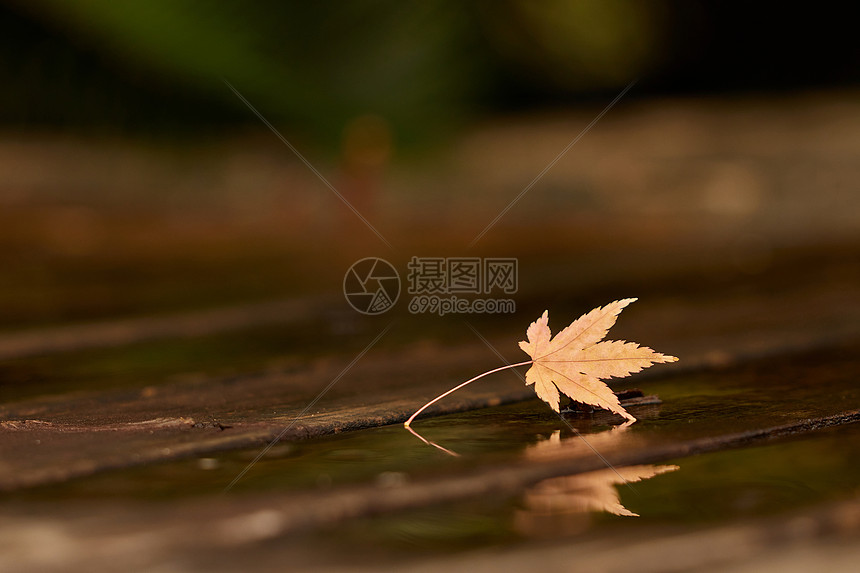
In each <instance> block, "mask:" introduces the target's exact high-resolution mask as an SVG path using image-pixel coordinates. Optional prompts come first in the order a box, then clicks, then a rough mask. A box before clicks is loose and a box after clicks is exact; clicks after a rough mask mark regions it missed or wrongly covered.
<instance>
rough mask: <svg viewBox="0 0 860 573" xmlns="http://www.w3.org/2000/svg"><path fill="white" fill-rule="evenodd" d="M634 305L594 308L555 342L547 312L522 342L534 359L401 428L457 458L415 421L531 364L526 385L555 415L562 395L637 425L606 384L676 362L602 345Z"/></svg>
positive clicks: (623, 345) (635, 348)
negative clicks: (416, 427)
mask: <svg viewBox="0 0 860 573" xmlns="http://www.w3.org/2000/svg"><path fill="white" fill-rule="evenodd" d="M635 300H636V299H635V298H625V299H623V300H616V301H615V302H611V303H609V304H607V305H606V306H604V307H602V308H601V307H598V308H595V309H594V310H592V311H591V312H589V313H587V314H584V315H582V316H581V317H579V318H578V319H576V320H575V321H573V322H572V323H571V325H570V326H568V327H567V328H565V329H564V330H562V331H561V332H559V333H558V334H557V335H556V336H555V338H552V332H550V330H549V324H548V323H549V312H548V311H544V313H543V316H541V317H540V318H539V319H537V320H536V321H534V322H533V323H531V325H529V328H528V330H527V331H526V337H527V338H528V340H527V341H526V340H524V341H522V342H520V348H522V349H523V351H525V353H526V354H528V355H529V356H531V358H532V359H531V360H527V361H525V362H517V363H516V364H508V365H507V366H501V367H499V368H494V369H493V370H488V371H487V372H484V373H483V374H478V375H477V376H475V377H474V378H470V379H469V380H466V381H465V382H463V383H462V384H460V385H459V386H455V387H454V388H451V389H450V390H448V391H447V392H444V393H442V394H440V395H438V396H436V397H435V398H433V399H432V400H430V401H429V402H427V403H426V404H424V405H423V406H421V407H420V408H419V409H418V410H416V411H415V413H413V414H412V415H411V416H410V417H409V419H407V420H406V421H405V422H404V423H403V425H404V426H405V427H406V428H407V429H408V430H409V431H410V432H412V433H413V434H415V435H416V436H418V438H420V439H421V440H422V441H424V442H425V443H427V444H430V445H431V446H435V447H437V448H439V449H440V450H443V451H445V452H447V453H449V454H450V453H453V452H451V451H449V450H446V449H445V448H443V447H441V446H439V445H438V444H434V443H432V442H430V441H428V440H426V439H424V438H423V437H422V436H421V435H419V434H418V433H416V432H415V431H414V430H412V428H410V424H412V421H413V420H414V419H415V418H416V417H417V416H418V414H420V413H421V412H423V411H424V410H426V409H427V408H428V407H429V406H432V405H433V404H435V403H436V402H438V401H439V400H441V399H442V398H444V397H445V396H448V395H449V394H451V393H452V392H456V391H457V390H459V389H460V388H462V387H464V386H468V385H469V384H471V383H472V382H474V381H475V380H479V379H481V378H483V377H484V376H488V375H490V374H494V373H496V372H500V371H502V370H507V369H509V368H516V367H518V366H529V365H530V366H531V368H529V370H528V372H526V385H531V384H534V388H535V392H537V395H538V396H539V397H540V398H541V399H542V400H544V401H545V402H546V403H547V404H549V405H550V407H551V408H552V409H553V410H555V411H556V412H559V400H560V399H561V396H560V394H565V395H567V396H569V397H570V398H571V399H572V400H575V401H577V402H582V403H584V404H591V405H593V406H597V407H599V408H605V409H607V410H609V411H610V412H615V413H616V414H619V415H621V416H623V417H624V418H626V419H627V420H628V423H632V422H635V421H636V418H634V417H633V416H632V415H630V413H628V412H627V410H625V409H624V408H622V407H621V403H620V402H619V401H618V397H617V396H616V395H615V394H614V393H613V392H612V390H610V389H609V386H607V385H606V383H605V382H603V380H604V379H606V378H623V377H624V376H629V375H630V374H632V373H634V372H639V371H640V370H642V369H643V368H648V367H649V366H651V365H652V364H656V363H659V362H675V361H676V360H678V359H677V358H675V357H674V356H669V355H668V354H660V353H659V352H654V351H653V350H651V349H650V348H647V347H645V346H639V345H638V344H636V343H635V342H625V341H623V340H603V338H604V337H605V336H606V333H607V332H609V329H610V328H612V325H614V324H615V321H616V319H617V318H618V314H619V313H620V312H621V311H622V310H623V309H624V307H625V306H627V305H628V304H630V303H631V302H633V301H635Z"/></svg>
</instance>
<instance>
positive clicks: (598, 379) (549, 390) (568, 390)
mask: <svg viewBox="0 0 860 573" xmlns="http://www.w3.org/2000/svg"><path fill="white" fill-rule="evenodd" d="M635 300H636V299H635V298H627V299H624V300H619V301H615V302H612V303H609V304H607V305H606V306H604V307H602V308H595V309H594V310H592V311H591V312H589V313H588V314H585V315H583V316H581V317H580V318H578V319H577V320H575V321H574V322H573V323H571V325H570V326H568V327H567V328H565V329H564V330H562V331H561V332H559V333H558V334H556V336H555V338H552V339H550V337H551V336H552V333H551V331H550V329H549V325H548V322H549V316H548V312H547V311H544V313H543V316H541V317H540V318H539V319H537V320H536V321H534V322H533V323H531V325H530V326H529V328H528V330H527V331H526V336H527V337H528V341H523V342H520V348H522V349H523V351H524V352H525V353H526V354H528V355H529V356H531V357H532V362H533V363H532V367H531V368H529V370H528V372H526V384H534V388H535V392H537V395H538V396H539V397H540V398H541V399H542V400H543V401H545V402H546V403H547V404H549V405H550V407H552V409H553V410H555V411H556V412H558V411H559V398H560V396H559V392H561V393H562V394H566V395H567V396H569V397H570V398H571V399H573V400H575V401H577V402H582V403H584V404H591V405H593V406H597V407H599V408H605V409H607V410H609V411H611V412H614V413H616V414H619V415H621V416H624V417H625V418H627V419H628V420H631V421H635V420H636V418H634V417H633V416H632V415H630V414H629V413H628V412H627V410H625V409H624V408H623V407H621V404H620V403H619V401H618V397H617V396H615V394H614V393H613V392H612V390H611V389H610V388H609V386H607V385H606V383H604V382H603V379H606V378H613V377H615V378H623V377H625V376H628V375H630V374H632V373H634V372H639V371H640V370H642V369H643V368H648V367H649V366H651V365H652V364H655V363H660V362H674V361H676V360H677V358H675V357H674V356H667V355H665V354H660V353H658V352H654V351H653V350H651V349H650V348H647V347H644V346H639V345H638V344H636V343H635V342H624V341H623V340H603V337H605V336H606V333H607V332H608V331H609V329H610V328H611V327H612V325H613V324H615V320H616V318H617V317H618V314H619V313H620V312H621V311H622V310H623V309H624V307H625V306H627V305H628V304H630V303H631V302H633V301H635ZM601 341H602V342H601Z"/></svg>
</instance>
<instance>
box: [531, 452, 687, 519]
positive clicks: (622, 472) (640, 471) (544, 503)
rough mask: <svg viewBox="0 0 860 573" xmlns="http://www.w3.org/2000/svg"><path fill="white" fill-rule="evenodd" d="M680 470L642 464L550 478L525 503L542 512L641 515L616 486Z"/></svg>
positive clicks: (533, 509) (542, 513)
mask: <svg viewBox="0 0 860 573" xmlns="http://www.w3.org/2000/svg"><path fill="white" fill-rule="evenodd" d="M677 469H678V466H654V465H641V466H627V467H620V468H614V469H613V468H607V469H605V470H597V471H593V472H587V473H583V474H577V475H572V476H564V477H557V478H550V479H547V480H544V481H542V482H540V483H538V484H537V485H535V486H534V487H532V488H531V489H530V490H529V491H527V492H526V494H525V498H524V499H525V504H526V507H528V509H529V511H531V512H533V513H537V514H540V515H558V514H570V513H584V512H588V511H605V512H607V513H611V514H613V515H626V516H631V517H638V514H636V513H633V512H632V511H630V510H629V509H627V508H626V507H624V506H623V505H621V498H620V496H619V494H618V490H617V489H616V488H615V486H616V485H618V484H622V483H636V482H638V481H642V480H645V479H649V478H652V477H654V476H656V475H660V474H662V473H666V472H671V471H675V470H677Z"/></svg>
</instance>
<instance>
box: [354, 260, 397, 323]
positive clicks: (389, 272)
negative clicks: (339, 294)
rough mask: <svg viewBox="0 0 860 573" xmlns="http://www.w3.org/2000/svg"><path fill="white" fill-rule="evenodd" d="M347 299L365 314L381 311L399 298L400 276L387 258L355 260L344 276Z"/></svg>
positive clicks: (392, 304) (384, 310)
mask: <svg viewBox="0 0 860 573" xmlns="http://www.w3.org/2000/svg"><path fill="white" fill-rule="evenodd" d="M343 294H344V296H345V297H346V300H347V302H348V303H349V304H350V306H352V308H354V309H355V310H357V311H358V312H360V313H362V314H370V315H375V314H382V313H384V312H386V311H387V310H388V309H390V308H391V307H392V306H394V303H396V302H397V299H398V298H399V297H400V275H398V274H397V270H396V269H395V268H394V267H393V266H392V265H391V263H389V262H388V261H386V260H385V259H380V258H378V257H367V258H365V259H361V260H360V261H357V262H355V263H353V265H352V266H351V267H349V269H348V270H347V271H346V275H345V276H344V277H343Z"/></svg>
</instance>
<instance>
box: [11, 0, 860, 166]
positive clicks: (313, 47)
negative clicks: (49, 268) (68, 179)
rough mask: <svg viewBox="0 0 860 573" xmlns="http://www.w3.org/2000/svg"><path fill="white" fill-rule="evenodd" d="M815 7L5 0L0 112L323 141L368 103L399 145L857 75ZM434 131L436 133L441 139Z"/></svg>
mask: <svg viewBox="0 0 860 573" xmlns="http://www.w3.org/2000/svg"><path fill="white" fill-rule="evenodd" d="M855 28H856V23H855V22H854V21H853V20H852V19H850V18H847V17H841V16H840V14H839V13H838V10H833V9H830V8H827V7H825V6H824V5H820V4H816V5H815V8H814V9H813V8H811V7H810V5H789V4H785V3H777V2H760V3H745V2H716V1H710V2H708V1H705V2H682V1H672V0H660V1H650V2H636V1H633V0H577V1H573V2H565V1H561V0H546V1H542V2H528V1H526V0H503V1H499V2H490V1H469V2H460V1H457V0H430V1H426V2H400V1H394V0H372V1H363V2H342V1H333V0H326V1H322V2H296V1H290V2H276V1H258V2H251V3H247V2H239V1H235V0H220V1H217V2H204V1H201V0H174V1H168V0H152V1H144V0H126V1H124V2H112V1H110V0H80V1H77V2H65V1H63V0H34V1H24V0H3V2H0V81H2V84H3V89H2V90H0V124H4V125H6V126H14V127H22V128H34V127H37V128H48V129H57V128H59V129H72V130H79V131H87V132H93V131H95V132H120V133H135V134H149V135H157V134H160V135H163V134H165V133H177V132H192V133H200V131H201V130H207V131H208V130H215V131H218V130H222V129H224V128H225V127H226V128H231V127H234V126H236V125H237V124H243V123H254V122H256V121H257V120H256V119H255V118H253V117H252V116H250V115H249V114H248V112H247V110H246V109H244V108H243V107H242V106H240V105H237V101H236V98H235V96H234V95H233V94H232V93H230V91H229V90H227V89H225V86H224V84H223V83H222V81H221V80H222V78H225V79H228V80H229V81H230V82H231V83H233V85H235V86H236V87H237V88H238V89H239V91H241V92H242V93H243V94H244V95H245V96H246V97H247V98H248V99H249V100H250V101H252V102H254V104H255V105H256V106H257V108H258V109H259V110H260V111H261V112H262V113H263V114H264V115H266V116H267V117H268V118H269V119H270V120H271V121H273V122H277V123H278V124H279V126H282V127H284V128H285V129H288V130H290V131H291V132H293V133H296V132H300V133H302V134H303V136H304V137H306V138H308V139H310V140H313V141H315V142H317V143H318V144H319V145H321V146H323V147H326V148H329V149H333V147H334V146H336V144H337V142H338V141H339V138H340V134H341V131H342V129H343V127H344V125H346V124H347V122H348V121H349V120H350V119H351V118H354V117H357V116H361V115H365V114H375V115H378V116H381V117H383V118H385V120H387V121H388V122H389V123H390V124H391V125H392V126H393V128H394V132H395V134H396V136H397V140H398V142H399V144H400V145H406V146H409V145H415V144H427V143H431V142H434V141H439V139H438V137H439V136H445V135H449V134H450V133H452V130H455V129H456V128H457V127H458V126H461V125H463V123H465V122H468V121H470V120H471V119H474V118H476V117H485V116H487V115H492V114H495V113H498V112H504V111H510V110H519V109H531V108H540V107H546V106H558V105H560V104H571V103H577V102H581V101H587V100H589V99H599V100H600V101H606V97H607V95H608V94H612V95H614V94H615V93H617V92H618V91H619V90H620V89H621V88H622V87H623V86H624V85H626V84H627V83H629V82H630V81H632V80H634V79H636V78H642V82H641V83H640V85H639V86H637V89H636V91H635V94H638V95H640V96H641V95H643V94H665V93H674V92H686V93H690V92H692V93H703V92H712V91H718V92H725V91H727V90H729V91H737V90H761V89H770V90H783V89H791V88H799V87H809V86H822V85H846V84H848V85H856V83H857V80H858V73H857V70H858V69H860V68H858V66H860V44H858V43H857V42H856V38H855ZM442 141H444V140H442Z"/></svg>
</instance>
